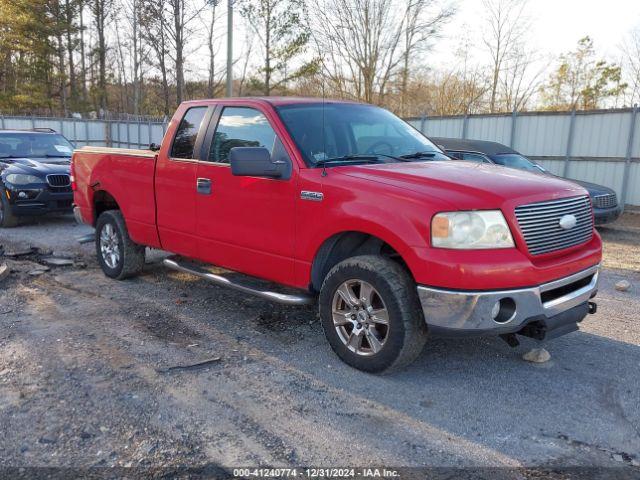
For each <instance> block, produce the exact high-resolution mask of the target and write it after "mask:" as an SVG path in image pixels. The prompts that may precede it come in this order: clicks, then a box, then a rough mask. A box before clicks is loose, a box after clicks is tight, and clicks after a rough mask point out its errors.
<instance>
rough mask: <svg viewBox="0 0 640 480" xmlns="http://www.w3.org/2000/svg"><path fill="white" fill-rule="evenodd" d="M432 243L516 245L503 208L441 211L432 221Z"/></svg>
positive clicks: (478, 246)
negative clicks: (473, 210)
mask: <svg viewBox="0 0 640 480" xmlns="http://www.w3.org/2000/svg"><path fill="white" fill-rule="evenodd" d="M431 244H432V245H433V246H434V247H438V248H456V249H489V248H513V247H514V243H513V237H512V236H511V232H510V231H509V227H508V226H507V221H506V220H505V219H504V215H502V212H501V211H500V210H485V211H478V212H445V213H438V214H437V215H435V216H434V217H433V220H432V221H431Z"/></svg>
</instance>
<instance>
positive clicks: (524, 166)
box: [491, 153, 546, 172]
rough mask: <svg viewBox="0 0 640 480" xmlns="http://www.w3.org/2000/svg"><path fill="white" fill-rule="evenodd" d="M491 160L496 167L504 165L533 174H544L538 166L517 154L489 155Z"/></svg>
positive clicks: (542, 169)
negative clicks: (529, 171)
mask: <svg viewBox="0 0 640 480" xmlns="http://www.w3.org/2000/svg"><path fill="white" fill-rule="evenodd" d="M491 160H493V161H494V162H496V163H497V164H498V165H504V166H505V167H510V168H517V169H520V170H533V171H534V172H540V171H542V172H546V170H545V169H544V168H542V167H541V166H540V165H538V164H537V163H533V162H532V161H531V160H529V159H528V158H526V157H523V156H522V155H520V154H518V153H502V154H500V155H491Z"/></svg>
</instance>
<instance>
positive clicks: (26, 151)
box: [0, 132, 73, 158]
mask: <svg viewBox="0 0 640 480" xmlns="http://www.w3.org/2000/svg"><path fill="white" fill-rule="evenodd" d="M72 153H73V145H71V143H70V142H69V141H68V140H67V139H66V138H64V137H63V136H62V135H59V134H51V133H35V132H34V133H30V132H25V133H22V132H18V133H0V158H11V157H71V154H72Z"/></svg>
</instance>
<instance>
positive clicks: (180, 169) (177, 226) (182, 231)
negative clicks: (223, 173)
mask: <svg viewBox="0 0 640 480" xmlns="http://www.w3.org/2000/svg"><path fill="white" fill-rule="evenodd" d="M213 111H214V107H213V106H202V105H198V106H189V105H188V104H186V105H183V106H181V107H180V109H179V110H178V111H177V112H176V115H175V116H174V120H173V121H176V119H179V122H180V123H179V124H178V125H177V126H175V125H170V126H169V129H168V133H167V136H166V138H165V139H164V141H163V145H162V149H161V151H160V155H159V156H158V163H157V167H156V179H155V185H156V205H157V207H156V208H157V214H156V215H157V224H158V233H159V235H160V242H161V244H162V248H163V249H165V250H168V251H170V252H173V253H179V254H181V255H185V256H188V257H196V256H197V253H198V249H197V242H196V189H197V181H196V178H197V177H196V174H197V168H198V156H199V154H200V151H201V149H200V148H199V146H201V145H202V142H203V140H204V136H205V133H206V129H207V124H208V119H210V118H211V115H212V114H213ZM172 132H173V136H172V135H171V133H172Z"/></svg>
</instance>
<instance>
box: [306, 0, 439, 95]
mask: <svg viewBox="0 0 640 480" xmlns="http://www.w3.org/2000/svg"><path fill="white" fill-rule="evenodd" d="M428 6H433V7H434V9H433V10H435V11H429V10H427V7H428ZM312 16H313V18H315V19H316V22H315V25H314V27H315V28H314V30H315V33H314V38H315V41H316V42H317V47H318V53H320V54H322V58H323V64H322V67H323V73H324V75H325V77H326V78H327V79H328V80H329V81H330V82H331V84H332V89H333V90H336V91H338V92H339V93H340V94H341V95H347V96H352V97H355V98H357V99H360V100H364V101H366V102H369V103H381V102H383V101H384V97H385V95H386V94H387V90H388V88H389V86H390V84H391V81H392V80H393V79H394V78H396V76H397V75H400V79H401V84H402V83H403V82H404V81H405V80H406V81H408V75H409V68H410V64H411V61H412V59H413V56H414V55H415V54H416V53H417V52H418V51H419V50H420V48H422V47H424V46H425V45H426V44H427V40H428V39H429V38H430V36H433V35H435V33H436V32H437V31H438V29H439V27H440V26H441V25H442V23H443V22H444V20H445V19H446V18H448V17H449V16H450V9H442V8H438V3H437V2H435V1H431V0H410V1H409V3H408V4H407V3H406V2H403V1H401V0H320V1H319V2H317V4H316V8H315V10H314V12H313V15H312ZM403 69H404V72H403V71H402V70H403ZM403 75H404V77H405V78H404V79H403V78H402V77H403Z"/></svg>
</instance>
